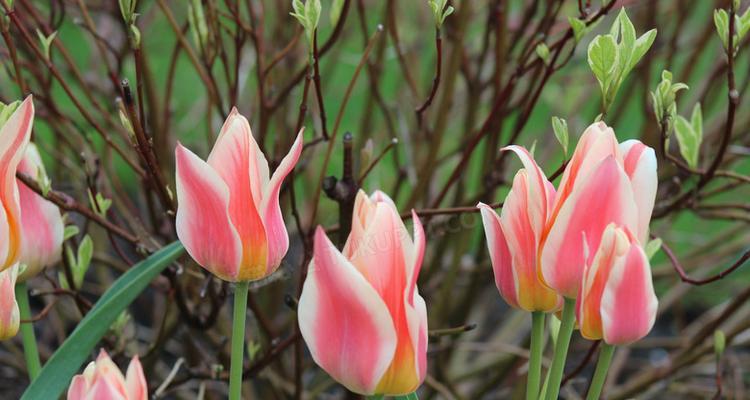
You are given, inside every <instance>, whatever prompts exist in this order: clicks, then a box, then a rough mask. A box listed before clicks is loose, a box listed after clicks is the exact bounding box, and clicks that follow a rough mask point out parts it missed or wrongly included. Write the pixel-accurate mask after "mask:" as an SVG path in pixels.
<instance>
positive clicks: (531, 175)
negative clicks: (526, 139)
mask: <svg viewBox="0 0 750 400" xmlns="http://www.w3.org/2000/svg"><path fill="white" fill-rule="evenodd" d="M502 150H509V151H512V152H514V153H516V155H518V157H519V158H520V159H521V162H522V163H523V167H524V168H523V170H525V171H526V174H527V179H526V185H525V190H526V191H527V193H528V194H527V195H526V199H527V206H528V208H527V211H526V212H525V213H526V214H527V215H528V218H529V220H530V224H531V225H530V226H531V229H533V230H534V233H535V234H536V236H537V237H539V236H540V235H541V234H542V229H543V228H544V224H545V222H547V200H548V198H549V196H548V194H547V187H548V185H547V184H548V183H549V181H547V177H545V176H544V171H542V169H541V168H539V166H538V165H537V163H536V161H534V158H533V157H532V156H531V154H530V153H529V152H528V150H526V149H524V148H523V147H521V146H508V147H504V148H503V149H502Z"/></svg>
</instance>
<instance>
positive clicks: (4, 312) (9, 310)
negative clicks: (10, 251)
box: [0, 264, 21, 340]
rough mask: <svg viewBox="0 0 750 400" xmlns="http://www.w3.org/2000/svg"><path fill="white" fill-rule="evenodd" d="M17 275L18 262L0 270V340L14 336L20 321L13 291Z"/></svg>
mask: <svg viewBox="0 0 750 400" xmlns="http://www.w3.org/2000/svg"><path fill="white" fill-rule="evenodd" d="M17 276H18V264H16V265H14V266H12V267H10V268H8V269H6V270H5V271H0V340H6V339H10V338H12V337H13V336H16V334H17V333H18V328H19V324H20V323H21V316H20V313H19V311H18V303H17V302H16V293H15V286H16V278H17Z"/></svg>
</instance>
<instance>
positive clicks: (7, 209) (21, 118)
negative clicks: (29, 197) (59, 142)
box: [0, 96, 34, 271]
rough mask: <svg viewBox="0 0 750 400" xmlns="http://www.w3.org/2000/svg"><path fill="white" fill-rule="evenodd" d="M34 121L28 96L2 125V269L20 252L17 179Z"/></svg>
mask: <svg viewBox="0 0 750 400" xmlns="http://www.w3.org/2000/svg"><path fill="white" fill-rule="evenodd" d="M33 123H34V103H33V101H32V97H31V96H28V97H26V99H25V100H24V101H23V102H22V103H21V104H20V105H19V106H18V108H17V109H16V110H15V111H14V112H13V114H12V115H11V116H10V118H8V120H7V121H6V122H5V123H4V124H3V126H2V128H0V204H1V205H2V209H0V271H4V270H6V269H8V268H10V267H11V266H13V265H15V264H16V263H17V262H18V259H19V257H20V255H21V242H22V228H21V226H22V223H21V204H20V199H19V193H18V191H19V190H18V183H17V182H16V171H17V169H18V164H19V163H20V162H21V159H22V158H23V156H24V152H25V151H26V145H27V144H28V142H29V138H30V137H31V126H32V125H33Z"/></svg>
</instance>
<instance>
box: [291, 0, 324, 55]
mask: <svg viewBox="0 0 750 400" xmlns="http://www.w3.org/2000/svg"><path fill="white" fill-rule="evenodd" d="M292 8H293V9H294V12H292V13H290V14H291V16H293V17H294V18H297V21H299V23H300V24H301V25H302V27H303V28H305V36H307V42H308V43H307V44H308V46H309V51H310V54H312V52H313V47H314V46H315V31H316V30H317V29H318V22H320V12H321V5H320V0H307V1H306V2H305V3H304V4H303V3H302V0H292Z"/></svg>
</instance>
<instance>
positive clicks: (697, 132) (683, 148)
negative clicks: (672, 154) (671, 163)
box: [674, 104, 703, 168]
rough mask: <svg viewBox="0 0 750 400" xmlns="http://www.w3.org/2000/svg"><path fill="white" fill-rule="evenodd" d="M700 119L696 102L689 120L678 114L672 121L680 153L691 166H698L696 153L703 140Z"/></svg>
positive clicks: (699, 108)
mask: <svg viewBox="0 0 750 400" xmlns="http://www.w3.org/2000/svg"><path fill="white" fill-rule="evenodd" d="M702 121H703V117H702V116H701V107H700V104H696V105H695V108H693V115H692V117H691V121H688V120H687V119H685V118H684V117H682V116H680V115H678V116H677V117H676V118H675V121H674V122H675V123H674V129H675V136H677V143H678V144H679V147H680V154H682V157H683V158H684V159H685V161H687V163H688V165H689V166H690V167H691V168H695V167H697V166H698V153H699V151H700V146H701V142H702V141H703V126H702Z"/></svg>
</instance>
